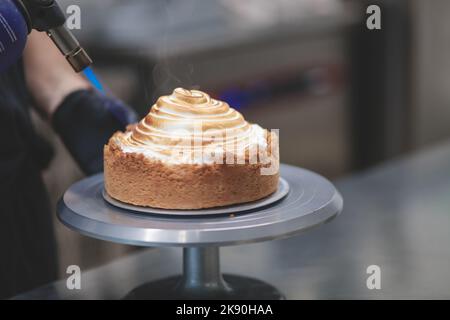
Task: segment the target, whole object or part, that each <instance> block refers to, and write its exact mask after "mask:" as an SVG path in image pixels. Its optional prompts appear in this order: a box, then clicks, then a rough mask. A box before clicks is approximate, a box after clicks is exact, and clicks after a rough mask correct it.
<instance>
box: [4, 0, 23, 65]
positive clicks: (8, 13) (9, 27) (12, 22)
mask: <svg viewBox="0 0 450 320" xmlns="http://www.w3.org/2000/svg"><path fill="white" fill-rule="evenodd" d="M27 36H28V26H27V22H26V20H25V18H24V16H23V15H22V13H21V11H20V10H19V8H18V7H17V6H16V4H15V2H14V1H13V0H1V1H0V73H1V72H3V71H6V70H7V69H8V68H9V67H10V66H11V65H13V64H14V63H16V62H17V61H18V60H19V58H20V57H21V56H22V52H23V50H24V48H25V43H26V40H27Z"/></svg>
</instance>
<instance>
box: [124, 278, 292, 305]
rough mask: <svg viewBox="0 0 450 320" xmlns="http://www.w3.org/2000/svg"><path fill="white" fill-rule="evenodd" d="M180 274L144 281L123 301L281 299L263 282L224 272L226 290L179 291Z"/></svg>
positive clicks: (273, 288)
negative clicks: (144, 282) (227, 288)
mask: <svg viewBox="0 0 450 320" xmlns="http://www.w3.org/2000/svg"><path fill="white" fill-rule="evenodd" d="M182 278H183V277H182V276H176V277H171V278H167V279H162V280H157V281H154V282H149V283H146V284H144V285H142V286H140V287H137V288H136V289H134V290H133V291H131V292H130V293H129V294H128V295H126V296H125V298H124V299H125V300H196V299H198V300H285V297H284V296H283V294H282V293H281V292H279V291H278V290H277V289H276V288H275V287H273V286H271V285H270V284H267V283H265V282H263V281H260V280H257V279H252V278H246V277H241V276H234V275H227V274H226V275H224V280H225V282H226V284H227V285H228V287H229V288H230V289H229V290H227V291H219V290H202V289H197V290H196V289H190V290H180V288H179V285H180V283H181V282H182Z"/></svg>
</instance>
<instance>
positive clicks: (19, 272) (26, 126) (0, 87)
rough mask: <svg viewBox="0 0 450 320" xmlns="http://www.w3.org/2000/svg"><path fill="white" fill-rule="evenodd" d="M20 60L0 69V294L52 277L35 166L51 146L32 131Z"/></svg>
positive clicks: (47, 218)
mask: <svg viewBox="0 0 450 320" xmlns="http://www.w3.org/2000/svg"><path fill="white" fill-rule="evenodd" d="M29 105H30V101H29V95H28V92H27V90H26V86H25V81H24V76H23V70H22V66H21V65H17V66H15V67H13V68H12V69H10V70H9V71H8V72H7V73H3V74H1V75H0V298H9V297H11V296H13V295H16V294H18V293H22V292H25V291H28V290H31V289H33V288H35V287H37V286H41V285H43V284H46V283H48V282H50V281H53V280H55V279H56V276H57V262H56V261H57V259H56V245H55V238H54V231H53V225H52V216H51V214H52V213H53V212H54V210H52V208H50V205H49V200H48V195H47V192H46V189H45V186H44V184H43V181H42V177H41V171H42V170H43V169H44V168H45V167H46V166H47V165H48V163H49V161H50V159H51V157H52V150H51V148H50V147H49V145H48V144H47V143H46V142H45V141H44V140H42V139H41V138H39V137H38V135H37V134H36V132H35V131H34V128H33V125H32V122H31V118H30V113H29V110H28V106H29Z"/></svg>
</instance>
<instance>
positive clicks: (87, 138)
mask: <svg viewBox="0 0 450 320" xmlns="http://www.w3.org/2000/svg"><path fill="white" fill-rule="evenodd" d="M24 66H25V76H26V81H27V85H28V87H29V90H30V92H31V95H32V97H33V99H34V100H35V106H36V107H37V108H38V109H39V110H40V111H41V113H43V114H44V115H45V116H46V117H47V118H48V119H49V121H51V123H52V125H53V128H54V129H55V131H56V132H57V133H58V134H59V135H60V137H61V139H62V140H63V142H64V144H65V145H66V147H67V149H68V150H69V151H70V153H71V154H72V156H73V157H74V159H75V160H76V161H77V163H78V164H79V166H80V167H81V169H82V170H83V171H84V172H85V173H86V174H94V173H97V172H100V171H102V170H103V146H104V144H105V143H106V142H107V141H108V139H109V137H111V135H112V134H113V133H114V132H116V131H118V130H124V129H125V127H126V126H127V125H128V124H129V123H132V122H135V121H136V115H135V113H134V112H133V111H132V110H131V109H130V108H129V107H127V106H126V105H124V104H123V103H122V102H121V101H119V100H117V99H114V98H112V97H108V96H105V95H103V94H101V93H98V92H97V91H95V90H94V89H93V88H92V87H91V86H90V84H89V83H88V82H87V80H85V79H84V78H83V77H82V76H81V75H79V74H77V73H75V72H74V71H73V70H72V68H71V67H70V65H69V64H68V63H67V61H66V60H65V59H64V57H63V56H62V55H61V54H60V52H59V51H58V50H57V49H56V48H55V46H54V45H53V44H52V43H51V41H50V40H49V39H48V37H47V36H46V35H44V34H41V33H37V32H35V33H33V34H31V35H30V37H29V41H28V43H27V47H26V49H25V52H24Z"/></svg>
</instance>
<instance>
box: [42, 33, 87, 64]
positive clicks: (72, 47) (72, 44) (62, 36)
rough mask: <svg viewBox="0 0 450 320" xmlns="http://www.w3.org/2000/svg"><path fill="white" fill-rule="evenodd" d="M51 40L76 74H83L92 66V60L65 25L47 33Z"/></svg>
mask: <svg viewBox="0 0 450 320" xmlns="http://www.w3.org/2000/svg"><path fill="white" fill-rule="evenodd" d="M47 34H48V36H49V37H50V39H52V40H53V42H54V43H55V45H56V46H57V47H58V49H59V50H60V51H61V53H62V54H63V55H64V56H65V57H66V59H67V61H68V62H69V63H70V65H71V66H72V68H73V69H74V70H75V72H81V71H83V70H84V69H86V68H87V67H89V66H90V65H91V64H92V59H91V58H90V57H89V55H88V54H87V52H86V51H85V50H84V49H83V48H82V47H81V46H80V43H79V42H78V40H77V39H76V38H75V36H74V35H73V33H72V32H71V31H70V30H69V29H67V28H66V27H65V26H64V25H62V26H60V27H56V28H53V29H50V30H48V31H47Z"/></svg>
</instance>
